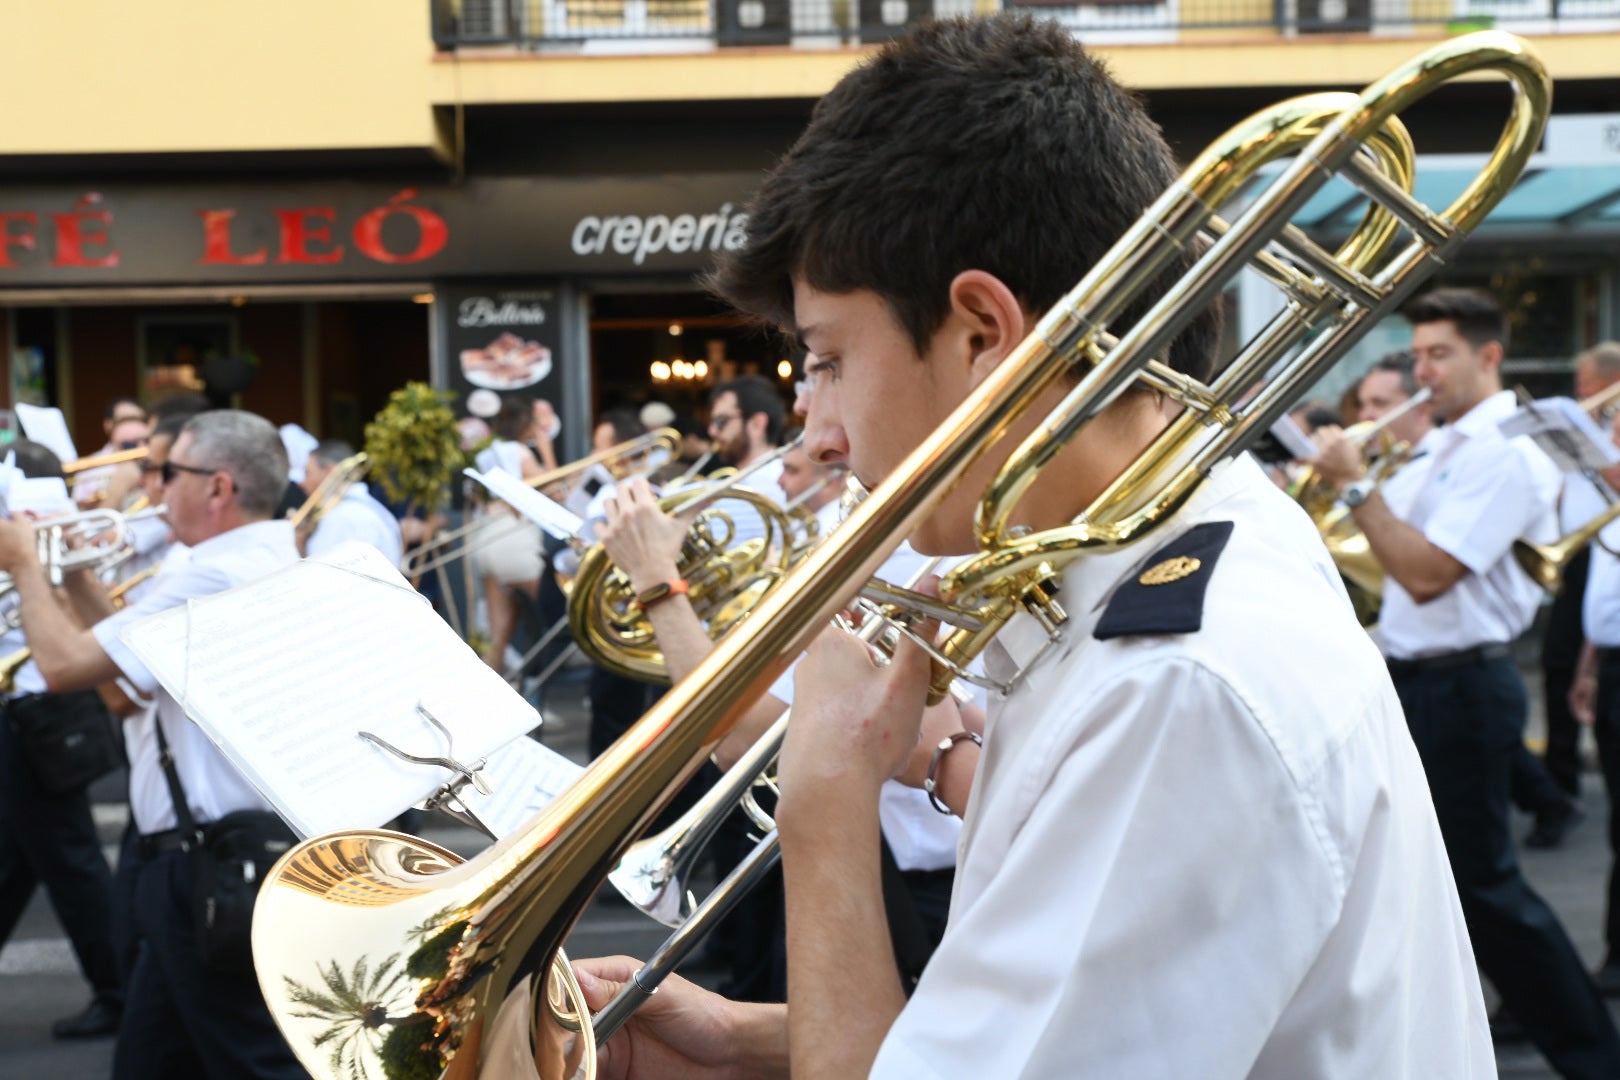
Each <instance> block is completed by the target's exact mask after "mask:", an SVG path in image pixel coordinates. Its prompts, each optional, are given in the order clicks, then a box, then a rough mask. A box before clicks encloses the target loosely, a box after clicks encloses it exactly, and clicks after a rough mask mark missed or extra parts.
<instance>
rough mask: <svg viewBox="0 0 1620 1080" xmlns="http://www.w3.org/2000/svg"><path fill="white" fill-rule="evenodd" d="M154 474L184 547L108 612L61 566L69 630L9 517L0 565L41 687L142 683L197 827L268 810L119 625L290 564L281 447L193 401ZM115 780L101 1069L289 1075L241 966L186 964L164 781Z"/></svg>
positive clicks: (260, 423) (261, 427) (181, 882)
mask: <svg viewBox="0 0 1620 1080" xmlns="http://www.w3.org/2000/svg"><path fill="white" fill-rule="evenodd" d="M162 475H163V477H164V480H165V484H164V495H165V502H166V505H167V506H168V508H169V515H168V517H169V523H170V526H171V527H172V528H173V531H174V534H175V538H176V539H177V540H178V541H179V542H181V543H184V544H187V545H189V546H190V548H191V551H190V552H189V554H188V556H187V558H186V560H185V562H184V564H183V565H179V566H176V567H174V568H173V569H172V570H168V571H166V572H165V573H163V574H162V575H160V576H159V577H158V578H157V579H156V581H155V582H154V585H153V587H152V589H151V590H150V591H149V592H147V593H146V594H145V595H143V596H142V597H141V598H140V599H139V600H138V601H136V602H135V603H133V604H131V605H129V606H127V607H125V608H123V609H122V610H120V611H118V612H116V613H114V612H112V611H111V610H110V605H107V603H106V600H105V594H104V593H100V592H99V589H100V586H99V585H98V584H97V583H95V582H94V581H93V580H86V579H87V578H89V575H88V574H84V573H81V574H76V575H70V577H69V588H70V590H71V591H73V593H74V594H75V595H74V599H75V605H76V606H77V607H78V608H79V609H80V610H81V611H82V610H87V609H89V608H90V607H92V606H93V605H95V604H96V603H97V602H98V599H97V598H98V596H99V603H100V604H101V605H102V608H103V614H104V616H105V617H104V618H102V619H101V621H99V622H97V623H95V625H94V626H92V627H91V628H90V629H88V630H85V629H81V628H80V627H79V626H78V625H77V624H76V623H75V622H73V621H72V620H71V619H70V618H69V617H68V616H67V615H66V614H65V613H64V612H63V611H62V610H61V609H60V608H59V607H58V606H57V605H56V603H55V601H54V598H53V596H52V594H51V589H50V586H49V584H48V583H47V582H46V580H45V576H44V574H43V573H42V572H41V570H40V567H39V565H38V556H37V554H36V552H35V547H34V542H33V530H32V529H30V528H28V527H27V526H26V525H25V524H21V523H17V522H9V521H7V522H0V568H3V569H4V570H5V571H6V572H7V573H9V574H11V575H12V576H13V577H14V578H15V580H16V582H17V592H18V597H19V599H20V601H21V603H22V612H23V631H24V633H25V635H26V636H27V640H28V644H29V646H30V647H31V648H32V649H33V650H34V660H35V662H36V663H37V664H38V666H39V670H40V673H41V674H42V675H43V676H44V679H45V682H46V685H47V686H48V687H49V688H50V689H52V690H54V691H64V690H72V689H81V688H88V687H93V686H97V685H99V684H101V683H104V682H111V681H113V680H115V679H117V678H119V677H120V676H122V677H124V678H127V679H128V680H129V682H130V683H131V684H133V685H134V687H135V688H136V689H137V690H139V691H141V692H143V693H147V694H154V693H155V694H156V695H157V700H158V723H159V725H161V727H162V729H163V732H164V735H165V737H166V739H167V742H168V745H169V749H170V752H171V754H172V755H173V759H174V765H175V771H176V773H177V775H178V776H179V778H180V781H181V785H182V787H183V788H184V791H185V794H186V801H187V803H188V804H189V809H190V812H191V814H192V816H193V818H194V819H195V820H196V822H197V823H199V824H206V823H208V822H213V821H217V820H219V819H220V818H222V817H224V816H225V815H227V814H229V813H231V812H233V811H237V810H268V809H269V804H268V803H267V802H265V800H264V798H263V796H261V795H260V794H259V793H258V791H257V790H256V789H255V788H254V787H253V786H252V785H251V784H250V783H248V781H247V780H246V779H245V778H244V777H243V776H242V775H241V773H239V772H238V771H237V770H236V768H235V766H233V765H231V763H230V762H229V761H228V760H227V759H226V758H225V757H224V755H222V754H221V753H220V751H219V750H218V749H217V748H215V746H214V744H213V743H212V742H210V741H209V739H208V738H207V736H206V735H204V734H203V733H202V731H201V729H199V728H198V727H197V726H196V725H195V724H193V723H192V722H191V721H190V720H189V719H188V718H187V717H186V715H185V711H184V709H183V708H182V707H181V705H180V703H179V702H178V701H177V700H176V699H175V698H174V697H173V696H172V695H170V694H169V693H168V691H166V690H164V689H162V688H161V687H160V686H159V685H158V683H157V680H156V679H155V678H154V677H153V676H152V674H151V672H150V671H149V670H148V669H147V668H146V666H145V664H143V663H142V662H141V661H140V660H139V659H138V658H137V657H136V656H135V654H134V653H133V652H132V651H131V649H130V647H129V646H128V645H127V644H125V643H124V641H123V640H122V638H121V637H120V631H121V630H122V629H123V628H124V627H126V626H128V625H130V624H132V623H134V622H137V621H139V620H140V619H142V618H145V617H146V616H148V615H151V614H155V613H157V612H160V611H164V610H167V609H169V608H172V607H174V606H176V605H180V604H184V603H186V602H187V601H189V600H193V599H200V598H202V597H205V596H210V595H213V594H215V593H218V592H222V591H224V590H225V589H229V588H232V587H234V586H236V585H240V584H243V583H245V582H247V581H251V580H253V579H254V578H257V577H261V576H263V575H265V574H267V573H270V572H271V571H273V570H276V569H279V568H280V567H282V566H286V565H289V564H291V563H293V562H295V561H297V559H298V549H297V547H296V546H295V545H294V543H293V535H292V524H291V523H290V522H287V521H281V520H272V518H271V515H272V514H273V513H274V512H275V510H276V507H277V506H278V505H279V503H280V500H281V496H282V493H283V490H284V489H285V487H286V482H287V459H286V452H285V450H284V449H283V448H282V445H281V440H280V438H279V437H278V435H277V433H276V430H275V428H274V427H272V426H271V425H270V424H269V422H267V421H265V420H264V419H262V418H260V417H257V416H253V415H252V414H249V413H243V412H236V411H232V410H218V411H213V412H207V413H203V414H200V415H198V416H196V417H193V418H192V419H191V420H190V421H188V422H187V424H186V426H185V428H184V429H183V430H182V432H181V434H180V436H179V438H178V439H177V440H176V441H175V444H174V448H173V451H172V453H171V454H170V456H169V458H168V460H167V461H166V462H165V465H164V471H163V474H162ZM141 764H142V763H138V762H132V767H134V766H138V765H141ZM155 764H156V763H155V762H148V763H145V764H144V768H146V769H150V768H151V767H153V765H155ZM130 790H131V806H130V811H131V814H132V815H133V816H134V818H135V822H136V826H137V828H138V829H139V830H140V833H141V836H140V841H139V847H140V849H141V856H142V864H141V867H140V869H139V871H138V879H137V881H136V904H137V920H138V923H139V925H140V930H141V932H142V933H143V935H144V937H145V940H146V944H147V947H146V949H145V951H144V952H143V953H142V955H141V958H140V959H139V960H138V961H137V964H136V968H135V972H134V974H133V976H132V978H131V981H130V985H129V986H128V987H127V988H126V989H127V994H128V998H127V1001H126V1005H125V1009H124V1017H123V1023H122V1025H121V1027H120V1029H119V1040H118V1046H117V1049H116V1051H115V1054H114V1060H113V1077H114V1080H132V1078H146V1077H151V1078H152V1080H160V1078H169V1077H174V1076H202V1075H207V1076H211V1077H220V1078H223V1077H233V1078H234V1077H266V1078H282V1077H285V1078H288V1080H292V1078H295V1077H303V1076H304V1075H305V1074H304V1071H303V1069H302V1068H301V1067H299V1065H298V1063H297V1060H296V1059H295V1058H294V1057H293V1055H292V1052H291V1050H289V1049H288V1047H287V1045H286V1042H285V1040H284V1039H282V1037H281V1033H280V1031H279V1030H278V1029H277V1028H276V1025H275V1022H274V1021H273V1020H271V1018H270V1015H269V1012H268V1011H267V1010H266V1009H265V1006H264V1000H263V997H262V995H261V993H260V991H259V986H258V979H257V978H256V976H255V975H254V974H253V972H252V971H251V970H248V971H223V970H219V969H216V968H212V967H209V966H207V965H205V964H204V963H203V961H202V958H201V956H200V954H199V952H198V949H197V944H196V928H195V926H194V925H193V919H192V886H191V869H190V862H189V860H190V859H192V858H195V857H197V856H196V854H195V852H194V851H193V850H192V849H191V848H190V846H189V843H190V840H189V838H188V837H187V836H184V835H182V830H180V829H179V828H178V827H177V826H178V820H177V815H176V812H175V807H174V805H173V800H172V799H171V798H170V795H169V791H168V789H167V785H166V784H165V782H164V781H163V779H162V778H161V776H159V777H157V778H154V777H152V776H151V775H147V774H143V775H133V774H132V775H131V778H130Z"/></svg>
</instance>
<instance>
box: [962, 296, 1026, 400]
mask: <svg viewBox="0 0 1620 1080" xmlns="http://www.w3.org/2000/svg"><path fill="white" fill-rule="evenodd" d="M1028 321H1029V320H1027V319H1026V317H1025V314H1024V308H1023V305H1022V304H1020V303H1019V302H1018V298H1017V297H1016V296H1014V295H1013V292H1012V290H1011V289H1009V288H1008V287H1007V285H1006V283H1005V282H1003V281H1002V280H1001V279H1000V278H998V277H996V276H995V275H994V274H991V273H987V272H986V271H983V270H964V271H962V272H961V273H960V274H957V275H956V277H955V278H953V279H952V280H951V310H950V314H949V315H948V316H947V317H946V320H945V326H944V327H942V328H941V331H942V332H946V331H948V332H950V333H951V334H953V335H954V337H955V339H956V341H955V342H954V343H953V344H954V345H955V347H956V348H957V349H959V350H960V351H961V353H962V354H963V355H964V356H965V358H966V360H967V363H968V379H969V383H970V384H971V385H973V386H977V385H979V383H981V382H983V381H984V379H985V378H986V376H988V375H989V374H990V372H992V371H994V370H995V369H996V367H997V366H999V365H1000V363H1001V362H1002V361H1003V360H1005V359H1006V358H1007V357H1008V356H1009V355H1010V354H1011V353H1012V351H1013V350H1014V349H1015V348H1017V347H1018V344H1019V343H1020V342H1022V341H1023V340H1024V337H1025V334H1026V332H1027V331H1026V327H1025V324H1026V322H1028Z"/></svg>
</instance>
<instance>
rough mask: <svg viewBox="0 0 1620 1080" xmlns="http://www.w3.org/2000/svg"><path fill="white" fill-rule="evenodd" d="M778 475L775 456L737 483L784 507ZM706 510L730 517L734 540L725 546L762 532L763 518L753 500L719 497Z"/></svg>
mask: <svg viewBox="0 0 1620 1080" xmlns="http://www.w3.org/2000/svg"><path fill="white" fill-rule="evenodd" d="M744 468H747V466H744ZM781 478H782V459H781V458H777V459H776V460H775V461H772V462H771V463H770V464H769V465H762V466H760V468H759V471H758V472H755V473H752V474H750V475H749V476H747V477H745V478H744V479H742V480H739V481H738V482H737V486H738V487H742V488H747V489H748V490H749V491H752V492H754V493H756V494H759V495H763V496H765V498H767V499H769V500H770V501H771V502H773V503H775V504H776V505H777V506H786V505H787V499H786V496H784V495H783V494H782V485H781V484H780V483H779V482H778V481H780V480H781ZM709 509H710V510H713V511H716V512H718V513H722V514H725V515H726V516H727V517H729V518H730V519H731V524H732V526H733V529H734V531H733V533H732V537H733V539H732V541H731V542H730V543H729V544H727V545H726V546H727V547H734V546H735V545H737V544H739V543H741V542H742V541H744V540H756V539H758V538H759V537H761V536H764V535H765V521H764V519H763V518H761V517H760V515H759V511H758V510H756V509H754V507H753V504H752V503H747V502H744V501H742V500H741V499H719V500H716V501H715V502H714V503H711V504H710V506H709ZM717 528H718V526H717Z"/></svg>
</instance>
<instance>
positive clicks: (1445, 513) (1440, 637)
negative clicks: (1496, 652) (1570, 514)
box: [1378, 390, 1562, 660]
mask: <svg viewBox="0 0 1620 1080" xmlns="http://www.w3.org/2000/svg"><path fill="white" fill-rule="evenodd" d="M1517 408H1518V404H1517V401H1516V399H1515V398H1514V396H1513V394H1512V393H1511V392H1509V391H1506V390H1503V391H1501V392H1500V393H1496V394H1492V395H1491V396H1490V397H1488V398H1486V399H1485V400H1484V401H1482V402H1480V403H1479V404H1478V405H1476V406H1474V408H1472V409H1471V410H1469V411H1468V413H1467V414H1466V415H1465V416H1463V417H1462V418H1461V419H1459V420H1458V421H1457V422H1455V423H1453V424H1450V425H1448V426H1446V427H1444V428H1440V429H1438V430H1436V431H1434V432H1431V433H1430V434H1429V435H1428V436H1427V437H1425V439H1424V441H1423V444H1422V445H1423V446H1424V447H1425V448H1426V449H1427V450H1428V452H1427V453H1426V454H1424V456H1423V457H1422V458H1420V459H1418V460H1415V461H1413V462H1412V463H1411V464H1410V465H1408V466H1407V467H1406V468H1405V469H1403V470H1401V471H1400V472H1399V473H1397V474H1396V475H1395V476H1394V477H1393V478H1392V479H1391V480H1390V482H1389V485H1388V487H1389V492H1388V494H1387V495H1386V502H1388V503H1389V505H1390V508H1391V509H1392V510H1393V511H1395V512H1396V514H1397V515H1398V516H1400V517H1401V518H1402V520H1404V521H1406V522H1407V523H1408V524H1410V525H1412V526H1414V527H1416V528H1418V529H1420V530H1421V531H1422V532H1423V535H1424V536H1425V537H1426V538H1427V539H1428V540H1429V542H1430V543H1432V544H1434V545H1435V546H1436V547H1439V548H1440V549H1442V550H1443V551H1445V552H1446V553H1447V554H1449V555H1451V556H1452V557H1453V558H1455V559H1456V560H1457V561H1458V562H1460V563H1462V564H1463V565H1464V566H1466V567H1467V568H1468V570H1469V571H1470V572H1469V573H1468V574H1466V575H1464V576H1463V578H1462V580H1461V581H1459V582H1457V584H1456V585H1454V586H1452V587H1451V588H1450V589H1449V590H1447V591H1446V592H1445V594H1444V595H1442V596H1439V597H1437V598H1436V599H1434V600H1431V601H1429V602H1428V603H1426V604H1419V603H1418V602H1417V601H1415V600H1413V599H1412V595H1411V594H1410V593H1408V592H1407V591H1406V590H1405V589H1403V588H1402V587H1401V586H1400V584H1399V583H1398V582H1397V581H1396V580H1395V579H1394V578H1393V577H1388V578H1386V579H1385V582H1384V604H1383V609H1382V611H1381V612H1380V614H1379V617H1378V633H1379V639H1380V641H1381V643H1382V647H1383V649H1384V651H1385V653H1386V654H1387V655H1389V656H1393V657H1396V658H1398V659H1402V660H1410V659H1416V658H1419V657H1425V656H1438V655H1441V654H1444V653H1450V652H1458V651H1460V650H1463V649H1470V648H1473V647H1474V646H1476V645H1487V644H1492V643H1496V642H1509V641H1512V640H1513V639H1514V638H1517V637H1518V636H1519V635H1520V634H1522V633H1524V631H1525V628H1526V627H1528V626H1529V625H1530V621H1531V620H1532V619H1533V618H1535V614H1536V609H1537V607H1539V606H1540V604H1541V592H1542V590H1541V587H1540V586H1539V585H1537V584H1536V583H1535V582H1534V581H1532V580H1531V579H1530V576H1529V575H1528V574H1526V573H1525V572H1524V571H1523V570H1521V569H1519V566H1518V564H1517V563H1516V562H1515V561H1514V559H1513V556H1512V547H1513V541H1515V540H1517V539H1519V538H1520V537H1524V538H1527V539H1530V540H1532V541H1535V542H1536V543H1545V542H1546V541H1548V540H1551V539H1553V538H1554V537H1555V536H1556V534H1557V530H1558V523H1557V521H1556V519H1555V516H1554V514H1553V508H1554V505H1555V504H1556V502H1557V499H1558V490H1559V486H1560V484H1561V483H1562V475H1561V474H1560V473H1559V471H1558V467H1557V466H1556V465H1554V464H1553V462H1552V460H1551V459H1550V458H1548V457H1547V455H1546V454H1544V453H1542V452H1541V451H1540V450H1539V449H1537V447H1536V445H1535V443H1534V442H1532V441H1531V440H1530V439H1529V438H1527V437H1523V436H1520V437H1518V438H1515V439H1505V438H1503V437H1502V433H1501V432H1500V431H1499V430H1498V429H1497V425H1498V424H1499V423H1501V422H1502V421H1503V420H1505V419H1507V418H1508V417H1509V416H1512V415H1513V413H1514V411H1515V410H1516V409H1517Z"/></svg>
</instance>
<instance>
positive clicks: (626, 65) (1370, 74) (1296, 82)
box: [432, 0, 1620, 104]
mask: <svg viewBox="0 0 1620 1080" xmlns="http://www.w3.org/2000/svg"><path fill="white" fill-rule="evenodd" d="M1221 2H1223V3H1224V2H1227V0H1221ZM1260 2H1262V3H1267V4H1269V2H1270V0H1260ZM1443 36H1444V35H1443V34H1442V33H1441V32H1440V31H1439V30H1438V29H1435V28H1427V29H1425V30H1423V31H1421V32H1419V33H1417V34H1415V35H1414V36H1412V37H1370V36H1364V35H1345V36H1334V35H1328V34H1322V35H1310V36H1307V37H1296V38H1282V37H1278V36H1277V35H1276V34H1275V33H1273V32H1271V31H1249V30H1242V31H1238V30H1207V31H1201V32H1187V33H1183V34H1182V36H1181V40H1180V41H1178V42H1176V43H1174V44H1163V45H1112V46H1110V45H1106V44H1094V45H1093V46H1092V47H1093V49H1094V51H1096V52H1097V53H1099V54H1100V55H1102V56H1104V57H1106V58H1107V59H1108V61H1109V67H1110V69H1111V70H1112V71H1113V72H1114V74H1115V75H1116V76H1117V77H1118V78H1119V79H1120V80H1121V81H1122V82H1124V83H1125V84H1126V85H1128V86H1132V87H1135V88H1137V89H1141V90H1148V91H1152V90H1175V89H1202V88H1209V87H1231V86H1307V87H1308V86H1333V87H1337V86H1347V87H1348V86H1353V87H1360V86H1364V85H1366V84H1367V83H1370V82H1372V81H1373V80H1374V79H1376V78H1378V77H1379V76H1381V75H1383V74H1384V73H1385V72H1387V71H1389V70H1390V69H1391V68H1393V67H1395V66H1397V65H1398V64H1400V63H1402V62H1403V61H1405V60H1408V59H1410V58H1411V57H1412V56H1414V55H1416V54H1417V53H1418V52H1420V51H1422V50H1423V49H1424V48H1427V47H1428V46H1429V45H1430V44H1432V43H1433V42H1435V41H1438V40H1440V39H1441V38H1442V37H1443ZM1534 43H1535V45H1536V47H1537V49H1539V50H1540V52H1541V54H1542V56H1543V57H1544V58H1545V59H1546V61H1547V64H1548V67H1549V68H1550V69H1551V71H1552V74H1553V78H1554V79H1555V80H1556V79H1559V78H1613V77H1615V76H1616V75H1617V74H1620V66H1617V64H1616V61H1615V56H1616V55H1617V53H1620V34H1551V35H1544V36H1541V37H1537V38H1535V39H1534ZM863 55H864V52H863V51H862V50H860V49H854V48H851V49H840V50H829V51H820V52H811V51H804V50H798V51H795V50H790V49H735V50H726V51H723V52H719V53H708V54H698V55H684V56H683V55H676V56H637V57H618V56H599V57H580V56H575V57H567V56H535V55H482V56H480V55H465V56H461V57H452V56H441V57H439V58H438V59H437V60H436V61H435V62H434V63H433V65H432V66H433V69H434V70H433V95H434V96H433V100H434V101H435V102H437V103H440V104H450V103H452V102H454V101H457V100H460V101H462V102H464V103H468V104H477V103H484V102H489V103H496V102H499V103H512V102H600V101H683V100H713V99H725V98H735V97H742V98H792V97H819V96H820V95H821V94H823V93H825V92H826V91H827V90H828V89H829V88H831V87H832V85H833V83H835V82H837V81H838V79H839V77H840V76H842V75H843V74H844V72H846V71H848V70H849V69H850V68H851V67H852V66H854V65H855V64H856V63H859V62H860V59H861V57H862V56H863Z"/></svg>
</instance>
